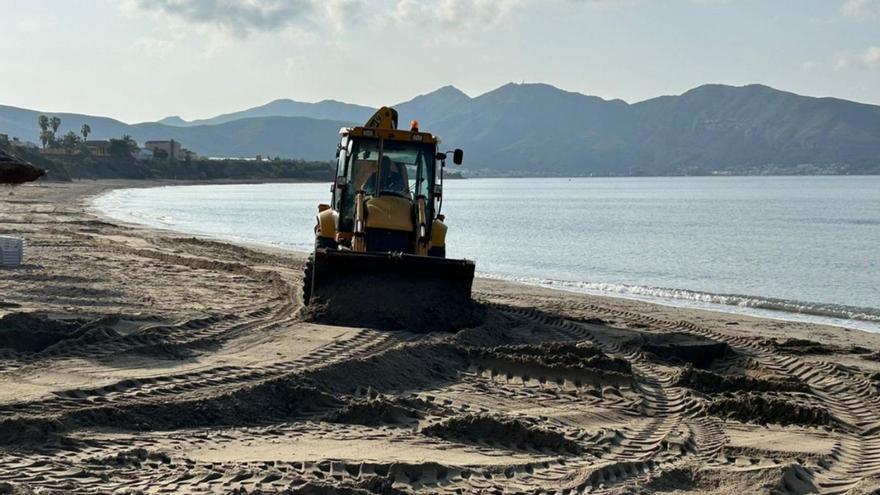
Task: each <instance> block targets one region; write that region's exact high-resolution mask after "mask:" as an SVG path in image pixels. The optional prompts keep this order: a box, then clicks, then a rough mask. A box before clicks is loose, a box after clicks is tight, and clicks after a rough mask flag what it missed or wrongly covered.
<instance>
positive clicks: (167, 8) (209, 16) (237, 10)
mask: <svg viewBox="0 0 880 495" xmlns="http://www.w3.org/2000/svg"><path fill="white" fill-rule="evenodd" d="M134 3H135V5H136V7H137V8H138V9H140V10H141V11H145V12H155V13H158V14H161V15H165V16H168V17H171V18H176V19H180V20H183V21H185V22H188V23H193V24H198V25H204V26H211V27H216V28H218V29H220V30H223V31H228V32H230V33H232V34H235V35H238V36H246V35H248V34H250V33H251V32H254V31H277V30H280V29H284V28H286V27H289V26H291V25H293V24H295V23H298V22H301V21H302V20H304V19H306V18H308V17H309V16H310V15H312V14H313V13H315V12H316V11H318V10H319V6H321V5H323V2H321V1H320V0H134Z"/></svg>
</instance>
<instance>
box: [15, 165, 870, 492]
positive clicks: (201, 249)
mask: <svg viewBox="0 0 880 495" xmlns="http://www.w3.org/2000/svg"><path fill="white" fill-rule="evenodd" d="M123 186H125V183H121V182H113V183H109V184H106V183H100V184H97V183H75V184H68V185H55V186H42V185H37V186H26V187H22V188H18V189H16V190H15V192H14V194H13V195H11V196H6V195H4V196H0V234H2V235H6V234H9V235H18V236H20V237H23V238H25V239H26V241H27V243H28V245H27V248H26V249H27V251H26V253H25V263H24V265H22V266H21V267H20V268H16V269H11V270H5V269H3V270H0V287H3V288H4V290H3V291H2V292H0V458H2V459H3V460H4V462H3V463H0V479H3V481H4V483H8V484H10V485H12V490H13V491H12V493H21V494H27V493H34V492H37V493H42V491H46V490H48V491H49V492H51V491H52V490H54V492H56V493H70V492H76V493H118V492H121V491H126V490H128V491H137V492H143V493H145V494H146V493H158V490H159V489H160V488H161V489H162V490H164V491H170V492H174V493H181V494H195V493H212V494H218V495H219V494H227V493H230V492H231V490H239V491H238V492H237V493H254V492H258V490H259V491H262V492H264V493H265V492H266V491H274V492H280V493H297V492H298V491H300V490H302V491H305V492H306V493H328V492H332V490H338V491H343V492H345V491H348V492H349V493H359V492H361V490H366V492H367V493H379V492H377V491H376V490H371V489H370V487H377V486H378V487H380V488H382V489H383V490H385V493H389V492H388V489H391V488H393V489H394V490H395V491H394V493H415V494H429V493H438V492H443V491H446V492H450V493H456V492H457V493H474V492H480V491H493V492H504V493H533V492H538V491H542V490H543V491H552V492H571V493H583V492H592V491H598V490H611V491H612V492H615V493H634V492H638V493H658V492H659V493H662V492H671V491H674V492H675V493H681V494H683V495H684V494H688V495H697V494H706V493H712V494H715V495H732V494H737V493H765V492H768V491H770V492H776V493H813V492H822V491H825V490H827V489H834V490H839V489H840V487H844V488H846V490H845V491H846V492H849V493H871V492H873V490H875V489H877V488H880V468H878V467H877V466H876V463H875V462H874V457H875V455H876V450H875V446H880V429H878V428H877V427H876V425H878V424H880V412H878V411H877V407H876V405H877V404H880V335H877V334H872V333H868V332H863V331H859V330H847V329H843V328H839V327H832V326H827V325H816V324H809V323H799V322H786V321H778V320H771V319H766V318H757V317H751V316H743V315H734V314H728V313H720V312H712V311H705V310H695V309H682V308H674V307H667V306H661V305H658V304H651V303H646V302H641V301H633V300H626V299H621V298H612V297H604V296H590V295H584V294H575V293H568V292H563V291H559V290H551V289H545V288H540V287H532V286H528V285H523V284H516V283H511V282H505V281H498V280H489V279H484V278H481V279H477V280H476V281H475V284H474V296H475V298H476V299H477V300H478V301H479V302H481V303H483V310H484V313H483V314H482V315H481V319H480V321H478V322H477V323H475V324H474V325H475V326H471V327H468V328H464V329H460V330H459V331H458V332H455V333H453V332H428V333H426V332H425V330H424V329H422V328H415V327H413V328H397V329H376V328H368V327H355V326H341V325H329V324H325V323H322V322H321V321H320V320H319V319H312V318H310V316H309V315H308V314H304V312H303V311H302V310H303V305H302V301H301V296H300V291H299V288H300V286H301V283H302V269H303V266H302V265H303V259H304V256H302V255H300V254H297V253H292V252H289V251H285V250H281V249H271V248H263V247H242V246H240V245H236V244H232V243H227V242H219V241H215V240H211V239H205V238H199V237H195V236H192V235H187V234H181V233H178V232H174V231H161V230H156V229H152V228H145V227H142V226H138V225H133V226H120V225H119V224H117V223H113V222H108V221H106V220H104V219H102V218H100V217H98V216H96V215H94V214H92V213H90V212H88V211H87V208H88V203H89V198H90V197H91V196H93V195H94V194H98V193H100V192H101V191H102V190H106V189H108V188H111V187H123ZM331 475H332V476H331ZM267 480H268V481H267ZM3 488H4V490H6V491H9V489H8V488H7V487H6V486H5V485H4V487H3ZM242 490H243V491H242ZM285 490H287V491H286V492H285Z"/></svg>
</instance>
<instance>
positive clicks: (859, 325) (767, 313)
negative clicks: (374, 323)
mask: <svg viewBox="0 0 880 495" xmlns="http://www.w3.org/2000/svg"><path fill="white" fill-rule="evenodd" d="M274 182H276V181H270V182H227V181H207V182H205V181H202V182H193V181H179V183H168V182H167V181H155V183H152V181H151V182H150V183H148V184H146V185H138V186H137V187H136V188H138V189H145V188H152V187H165V186H189V185H237V184H264V183H268V184H271V183H274ZM303 182H312V181H298V180H290V181H280V182H279V183H303ZM126 188H128V187H126V186H122V187H111V188H107V189H106V190H103V191H101V192H100V193H97V194H95V195H93V196H91V197H90V198H88V203H89V205H90V207H88V208H87V210H88V211H89V212H90V213H92V214H94V215H96V216H98V217H100V218H102V219H104V220H106V221H110V222H114V223H118V224H121V225H126V226H129V227H140V228H150V229H155V230H157V231H162V232H170V233H177V234H184V235H192V236H196V237H199V238H204V239H207V240H212V241H217V242H226V243H230V244H234V245H238V246H242V247H246V248H249V249H269V250H279V251H282V252H290V253H295V254H298V255H302V256H306V255H307V254H308V252H307V251H305V250H300V249H297V248H295V247H292V246H286V247H282V246H277V245H272V244H270V243H268V242H262V241H259V240H245V239H235V238H232V237H223V236H217V235H212V234H205V233H196V232H187V231H186V230H182V229H181V230H178V229H175V228H173V227H160V226H157V225H155V224H150V223H139V222H132V221H127V220H124V219H122V218H119V217H115V216H113V215H112V214H110V213H107V212H104V211H102V210H101V209H100V208H99V207H98V206H96V205H95V204H94V202H95V200H97V199H98V197H100V196H102V195H105V194H108V193H111V192H112V191H113V190H117V189H126ZM477 278H479V279H485V280H496V281H503V282H507V283H511V284H517V285H519V284H522V285H525V286H531V287H540V288H544V289H548V290H557V291H561V292H565V293H572V294H580V295H587V296H595V297H607V298H611V299H623V300H629V301H639V302H644V303H648V304H657V305H661V306H666V307H671V308H678V309H689V310H698V311H711V312H720V313H724V314H730V315H744V316H751V317H756V318H767V319H773V320H778V321H788V322H800V323H809V324H817V325H829V326H834V327H839V328H844V329H847V330H859V331H865V332H869V333H880V320H875V319H871V318H847V317H842V316H835V315H832V314H822V313H815V312H810V311H789V310H786V309H779V308H773V307H762V306H761V305H765V306H766V305H790V306H795V307H797V306H803V305H806V306H808V307H814V308H819V309H822V308H827V307H838V308H841V310H850V309H852V310H859V309H864V310H871V309H874V308H856V307H844V306H842V305H840V304H831V303H818V302H810V301H794V300H781V299H775V298H773V297H771V296H753V295H742V294H721V293H708V292H702V291H693V290H690V289H681V288H665V287H648V286H629V285H619V284H610V285H614V286H615V288H617V289H620V291H619V292H615V291H610V290H601V289H590V288H589V287H586V286H590V285H609V284H602V283H588V282H566V281H560V280H547V279H537V278H535V279H534V280H525V279H523V277H516V276H508V275H503V274H495V273H479V270H478V273H477ZM579 286H582V287H579ZM640 291H643V292H661V293H667V294H676V293H685V294H687V295H690V296H691V297H690V298H686V297H675V296H662V295H652V294H641V293H639V292H640ZM706 298H716V299H729V300H734V301H739V303H738V304H726V303H723V302H717V301H711V300H709V301H707V300H705V299H706Z"/></svg>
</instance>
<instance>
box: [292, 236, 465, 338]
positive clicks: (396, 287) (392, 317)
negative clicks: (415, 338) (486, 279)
mask: <svg viewBox="0 0 880 495" xmlns="http://www.w3.org/2000/svg"><path fill="white" fill-rule="evenodd" d="M473 280H474V263H473V261H470V260H455V259H446V258H434V257H428V256H416V255H411V254H400V253H357V252H352V251H340V250H333V249H318V250H316V251H315V257H314V265H313V269H312V281H311V297H310V303H311V304H312V305H314V306H320V307H321V311H322V312H323V314H322V316H323V318H320V319H323V320H324V321H325V322H327V323H335V324H345V325H356V326H368V327H381V328H393V329H409V330H411V331H434V330H449V329H451V328H450V327H459V328H460V327H462V326H468V325H469V324H471V323H472V322H473V316H474V309H475V305H474V303H473V301H472V300H471V288H472V286H473Z"/></svg>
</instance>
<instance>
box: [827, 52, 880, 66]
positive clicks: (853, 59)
mask: <svg viewBox="0 0 880 495" xmlns="http://www.w3.org/2000/svg"><path fill="white" fill-rule="evenodd" d="M850 67H855V68H859V69H869V70H872V69H880V46H869V47H868V48H867V49H865V51H863V52H861V53H858V54H852V53H844V54H842V55H840V56H839V57H837V63H836V64H835V65H834V70H836V71H840V70H843V69H848V68H850Z"/></svg>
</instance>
